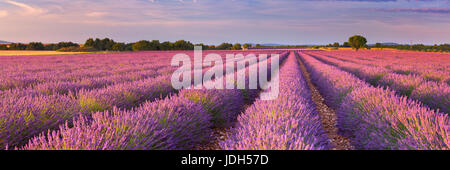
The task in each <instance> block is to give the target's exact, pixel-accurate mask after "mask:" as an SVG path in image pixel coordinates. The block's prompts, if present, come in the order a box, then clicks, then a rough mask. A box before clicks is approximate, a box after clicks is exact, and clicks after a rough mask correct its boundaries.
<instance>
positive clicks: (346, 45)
mask: <svg viewBox="0 0 450 170" xmlns="http://www.w3.org/2000/svg"><path fill="white" fill-rule="evenodd" d="M342 47H351V45H350V43H349V42H344V44H342Z"/></svg>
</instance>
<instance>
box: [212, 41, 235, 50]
mask: <svg viewBox="0 0 450 170" xmlns="http://www.w3.org/2000/svg"><path fill="white" fill-rule="evenodd" d="M232 47H233V44H230V43H222V44H220V45H219V46H217V47H216V48H217V49H219V50H231V48H232Z"/></svg>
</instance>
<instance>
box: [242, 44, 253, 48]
mask: <svg viewBox="0 0 450 170" xmlns="http://www.w3.org/2000/svg"><path fill="white" fill-rule="evenodd" d="M243 47H244V49H248V48H250V47H252V45H251V44H244V46H243Z"/></svg>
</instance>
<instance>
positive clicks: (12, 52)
mask: <svg viewBox="0 0 450 170" xmlns="http://www.w3.org/2000/svg"><path fill="white" fill-rule="evenodd" d="M61 54H86V52H58V51H24V50H0V56H17V55H61Z"/></svg>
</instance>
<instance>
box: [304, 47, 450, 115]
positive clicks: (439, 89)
mask: <svg viewBox="0 0 450 170" xmlns="http://www.w3.org/2000/svg"><path fill="white" fill-rule="evenodd" d="M312 55H313V56H314V57H316V58H317V59H319V60H320V61H323V62H326V63H327V64H332V65H334V66H337V67H339V68H340V69H343V70H345V71H348V72H350V73H353V74H355V75H356V76H357V77H359V78H361V79H363V80H365V81H367V82H369V83H370V84H372V85H379V86H384V87H389V88H391V89H393V90H395V91H397V92H398V93H399V94H401V95H405V96H408V97H410V98H411V99H414V100H418V101H420V102H422V103H424V104H426V105H428V106H429V107H431V108H435V109H440V110H441V111H442V112H445V113H450V87H449V85H448V84H446V83H437V82H433V81H427V80H425V79H424V78H422V77H419V76H416V75H412V74H411V75H403V74H397V73H394V72H392V71H389V70H387V69H384V68H382V67H373V66H367V65H361V64H355V63H350V62H343V61H340V60H337V59H333V58H330V57H327V56H324V55H321V54H319V53H314V54H312Z"/></svg>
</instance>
